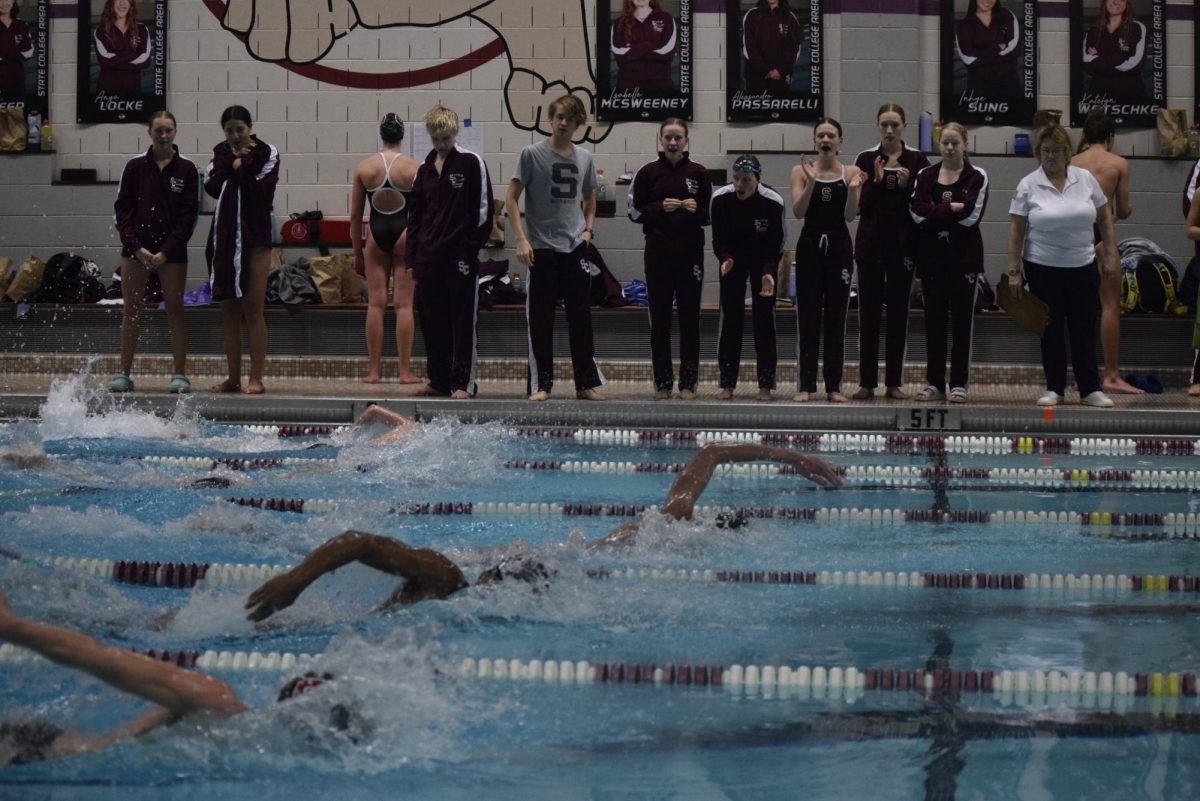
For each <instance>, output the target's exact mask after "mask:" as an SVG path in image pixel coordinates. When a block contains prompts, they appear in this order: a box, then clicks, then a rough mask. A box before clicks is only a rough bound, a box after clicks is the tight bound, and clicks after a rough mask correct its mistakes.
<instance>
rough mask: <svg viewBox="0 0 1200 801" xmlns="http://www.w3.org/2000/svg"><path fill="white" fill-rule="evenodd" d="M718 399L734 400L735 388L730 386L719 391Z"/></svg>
mask: <svg viewBox="0 0 1200 801" xmlns="http://www.w3.org/2000/svg"><path fill="white" fill-rule="evenodd" d="M717 400H733V390H732V389H730V388H729V387H725V388H724V389H721V390H718V391H717Z"/></svg>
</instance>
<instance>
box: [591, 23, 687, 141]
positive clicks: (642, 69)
mask: <svg viewBox="0 0 1200 801" xmlns="http://www.w3.org/2000/svg"><path fill="white" fill-rule="evenodd" d="M692 3H693V0H598V2H597V4H596V19H597V20H598V22H597V25H596V56H597V58H596V61H597V70H596V116H597V118H599V119H601V120H606V121H613V122H618V121H626V120H642V121H647V122H653V121H660V120H665V119H667V118H668V117H679V118H681V119H685V120H690V119H691V118H692V84H693V80H692V41H693V38H692V34H693V15H692Z"/></svg>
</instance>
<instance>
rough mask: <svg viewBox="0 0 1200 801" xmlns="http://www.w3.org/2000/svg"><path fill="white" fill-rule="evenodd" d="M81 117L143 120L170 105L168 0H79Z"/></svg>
mask: <svg viewBox="0 0 1200 801" xmlns="http://www.w3.org/2000/svg"><path fill="white" fill-rule="evenodd" d="M78 37H79V38H78V59H77V67H76V89H75V117H76V121H77V122H82V123H92V122H136V123H145V122H147V121H148V119H149V117H150V112H152V111H158V110H159V109H164V108H166V107H167V0H140V2H139V0H79V33H78Z"/></svg>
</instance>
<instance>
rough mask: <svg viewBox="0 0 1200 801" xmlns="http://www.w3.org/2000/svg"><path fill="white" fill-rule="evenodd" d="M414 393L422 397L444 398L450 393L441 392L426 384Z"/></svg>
mask: <svg viewBox="0 0 1200 801" xmlns="http://www.w3.org/2000/svg"><path fill="white" fill-rule="evenodd" d="M414 394H416V395H418V396H419V397H422V398H444V397H446V396H447V395H449V394H450V393H448V392H442V391H441V390H437V389H434V388H433V387H431V386H429V385H428V384H426V385H425V386H423V387H421V388H420V389H418V390H417V391H416V393H414Z"/></svg>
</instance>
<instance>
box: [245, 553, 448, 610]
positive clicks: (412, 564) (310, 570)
mask: <svg viewBox="0 0 1200 801" xmlns="http://www.w3.org/2000/svg"><path fill="white" fill-rule="evenodd" d="M351 562H362V563H363V564H364V565H367V566H368V567H373V568H375V569H376V570H380V571H382V572H384V573H391V574H392V575H394V576H400V577H402V578H404V579H406V582H405V585H404V586H403V587H402V588H401V589H400V591H398V593H397V594H396V595H393V597H392V599H390V601H392V602H398V603H412V602H414V601H421V600H425V599H429V598H445V597H446V596H448V595H450V594H451V593H454V592H457V591H458V590H460V589H462V588H463V587H465V586H467V582H466V579H465V578H464V577H463V574H462V571H461V570H459V569H458V566H457V565H455V564H454V563H453V562H451V561H450V560H449V559H447V558H446V557H444V556H442V555H441V554H440V553H437V552H436V551H431V550H429V549H428V548H413V547H411V546H409V545H405V544H404V543H403V542H400V541H399V540H394V539H392V538H391V537H380V536H378V535H375V534H368V533H366V532H362V531H346V532H344V533H342V534H339V535H338V536H336V537H334V538H333V539H331V540H329V541H328V542H326V543H325V544H324V545H321V546H320V547H318V548H317V549H316V550H315V551H313V552H312V553H310V554H309V555H308V556H307V557H305V559H304V561H303V562H301V563H300V564H298V565H297V566H296V567H294V568H292V569H291V570H290V571H288V572H287V573H284V574H283V575H281V576H276V577H275V578H273V579H271V580H270V581H268V582H266V583H265V584H263V585H262V586H261V587H259V588H258V589H257V590H255V591H254V592H252V593H251V594H250V598H249V599H248V600H247V601H246V609H248V610H249V614H247V617H248V618H249V619H250V620H265V619H266V618H268V617H270V616H271V615H272V614H274V613H275V612H278V611H279V610H280V609H286V608H287V607H289V606H291V605H292V604H293V603H294V602H295V600H296V599H297V598H298V597H300V593H302V592H304V590H305V589H306V588H307V587H308V585H310V584H312V583H313V582H314V581H316V580H317V579H318V578H320V577H321V576H323V575H325V574H326V573H329V572H332V571H334V570H337V569H338V568H339V567H343V566H345V565H348V564H350V563H351ZM385 605H386V604H385Z"/></svg>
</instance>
